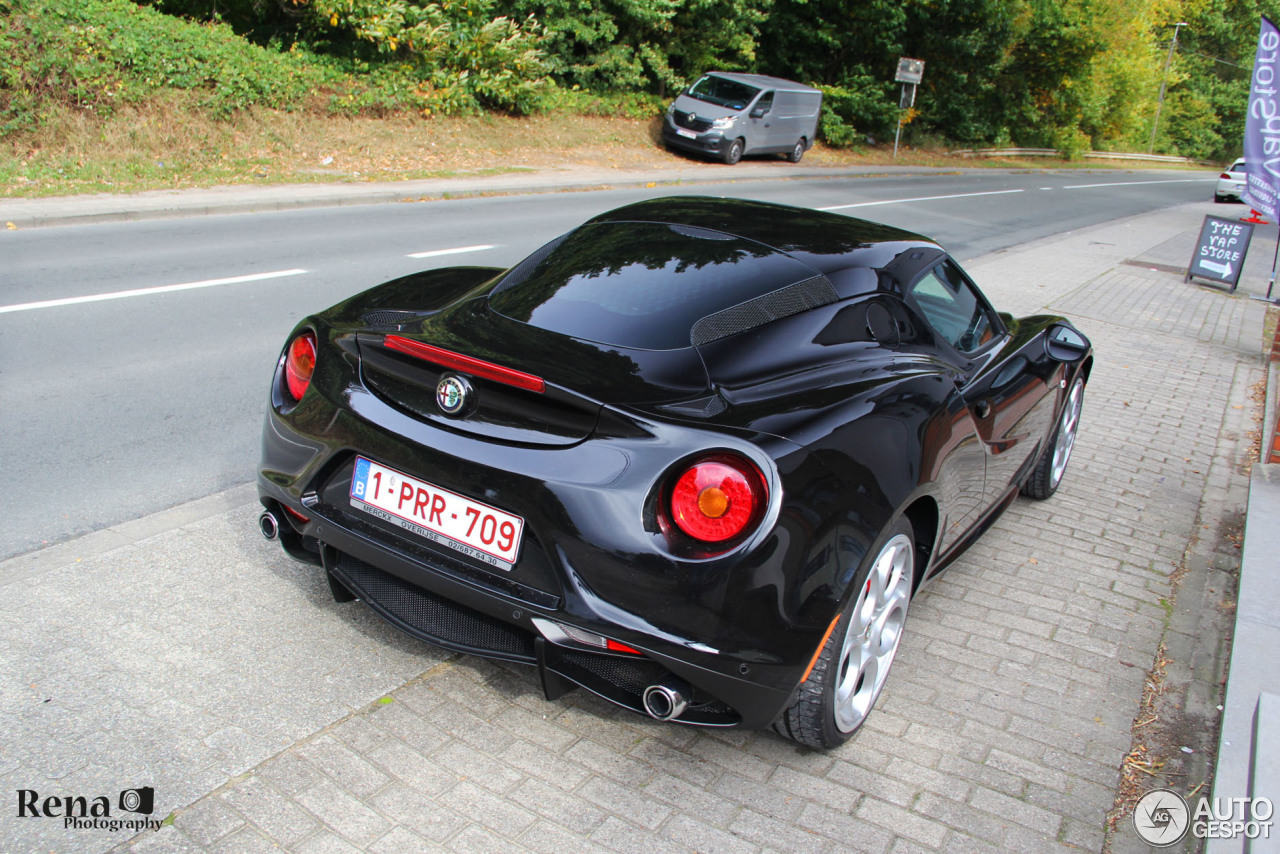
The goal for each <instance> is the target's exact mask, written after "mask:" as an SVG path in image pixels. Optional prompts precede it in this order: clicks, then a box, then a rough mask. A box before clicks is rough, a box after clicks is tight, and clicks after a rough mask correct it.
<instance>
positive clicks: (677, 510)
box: [671, 457, 768, 543]
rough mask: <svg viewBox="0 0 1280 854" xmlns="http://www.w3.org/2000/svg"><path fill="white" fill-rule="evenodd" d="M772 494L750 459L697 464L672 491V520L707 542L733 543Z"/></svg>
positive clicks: (719, 458) (680, 478)
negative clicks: (731, 541)
mask: <svg viewBox="0 0 1280 854" xmlns="http://www.w3.org/2000/svg"><path fill="white" fill-rule="evenodd" d="M767 499H768V492H767V490H766V489H765V485H764V479H763V478H762V477H761V476H760V473H759V472H758V471H757V470H756V467H755V466H753V465H751V463H749V462H747V461H746V460H741V459H736V458H732V457H717V458H715V459H711V460H703V461H701V462H698V463H694V464H693V465H692V466H690V467H689V468H687V469H685V471H684V472H683V473H682V474H681V475H680V477H678V478H676V483H675V486H674V487H672V489H671V519H672V521H674V522H675V523H676V525H677V527H679V528H680V530H681V531H684V532H685V533H686V534H688V535H689V536H690V537H693V538H694V539H695V540H701V541H703V542H704V543H723V542H725V541H726V540H731V539H733V538H734V537H736V536H738V535H739V534H741V533H742V532H743V531H744V530H746V529H747V526H749V525H750V524H752V523H753V522H755V521H756V520H758V519H759V518H760V515H761V514H762V513H763V512H764V507H765V503H766V501H767Z"/></svg>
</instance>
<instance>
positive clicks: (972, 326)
mask: <svg viewBox="0 0 1280 854" xmlns="http://www.w3.org/2000/svg"><path fill="white" fill-rule="evenodd" d="M907 291H908V293H909V294H910V295H911V299H912V302H914V303H915V305H916V307H917V308H918V309H919V310H920V313H921V314H922V315H924V318H925V320H927V321H929V325H930V326H932V327H933V329H934V331H935V332H937V333H938V335H939V336H940V337H942V338H944V339H946V340H947V342H948V343H950V344H951V346H952V347H955V348H956V349H957V350H959V351H960V352H962V353H972V352H973V351H975V350H978V349H979V348H981V347H982V345H984V344H986V343H987V342H988V341H990V340H991V339H992V338H993V337H995V329H996V326H995V323H994V321H993V319H992V317H991V313H990V311H989V310H988V309H987V306H986V304H985V303H983V301H982V298H981V297H979V296H978V292H977V291H976V290H974V287H973V285H972V284H970V282H969V280H968V279H966V278H965V277H964V275H963V274H962V273H961V272H960V270H959V269H958V268H957V267H956V266H955V265H954V264H952V263H951V262H950V261H943V262H942V263H941V264H938V265H937V266H935V267H934V268H933V269H931V270H929V272H927V273H925V274H924V275H923V276H921V277H920V278H919V279H917V280H916V281H915V282H914V283H913V284H912V285H911V286H910V287H909V288H908V289H907Z"/></svg>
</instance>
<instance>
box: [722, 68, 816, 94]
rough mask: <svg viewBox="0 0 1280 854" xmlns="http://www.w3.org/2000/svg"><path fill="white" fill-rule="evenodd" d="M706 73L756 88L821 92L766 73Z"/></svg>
mask: <svg viewBox="0 0 1280 854" xmlns="http://www.w3.org/2000/svg"><path fill="white" fill-rule="evenodd" d="M707 74H708V75H710V76H712V77H723V78H724V79H725V80H732V81H734V82H736V83H746V84H747V85H748V86H755V87H756V88H758V89H790V90H792V91H795V92H813V93H815V94H821V92H822V90H821V89H815V88H813V87H812V86H806V85H804V84H803V83H797V82H795V81H794V80H783V79H782V78H781V77H770V76H769V75H767V74H745V73H743V72H740V71H708V72H707Z"/></svg>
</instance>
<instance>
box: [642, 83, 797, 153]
mask: <svg viewBox="0 0 1280 854" xmlns="http://www.w3.org/2000/svg"><path fill="white" fill-rule="evenodd" d="M821 109H822V92H820V91H819V90H817V89H814V88H812V87H810V86H805V85H803V84H800V83H794V82H792V81H790V80H783V79H781V78H778V77H768V76H766V75H764V74H738V73H736V72H731V71H712V72H710V73H708V74H704V75H703V76H702V77H701V78H700V79H699V80H698V82H697V83H694V84H693V85H692V86H690V87H689V88H688V89H686V90H685V91H684V93H683V94H681V95H680V97H678V98H676V100H675V103H673V104H672V105H671V106H670V107H668V108H667V117H666V120H665V121H663V123H662V141H663V142H664V143H665V144H666V145H667V146H668V147H669V148H680V149H683V150H685V151H692V152H696V153H698V154H707V155H711V156H714V157H717V158H719V159H720V160H723V161H724V162H725V163H730V164H732V163H737V162H738V161H739V160H741V159H742V156H743V155H744V154H785V155H786V156H787V159H788V160H790V161H791V162H792V163H799V162H800V158H801V157H803V156H804V153H805V152H806V151H808V150H809V149H810V148H811V147H812V146H813V138H814V135H815V134H816V133H817V132H818V113H819V112H820V111H821Z"/></svg>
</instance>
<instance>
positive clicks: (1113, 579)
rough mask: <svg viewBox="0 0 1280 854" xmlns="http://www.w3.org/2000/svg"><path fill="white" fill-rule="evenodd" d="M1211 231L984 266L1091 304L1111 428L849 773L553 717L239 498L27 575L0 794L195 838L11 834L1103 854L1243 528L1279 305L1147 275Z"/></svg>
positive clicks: (1008, 299) (943, 588)
mask: <svg viewBox="0 0 1280 854" xmlns="http://www.w3.org/2000/svg"><path fill="white" fill-rule="evenodd" d="M1212 207H1213V206H1212V205H1211V204H1210V205H1190V206H1185V207H1181V208H1176V209H1172V210H1166V211H1161V212H1158V213H1155V214H1149V215H1146V216H1143V217H1138V218H1134V219H1131V220H1127V221H1125V222H1123V223H1114V224H1111V225H1109V226H1107V227H1106V230H1105V233H1104V232H1103V231H1102V230H1098V229H1090V230H1084V231H1080V232H1076V233H1072V234H1068V235H1063V236H1060V237H1057V238H1053V239H1048V240H1043V241H1037V242H1036V243H1033V244H1028V245H1026V246H1022V247H1019V248H1018V249H1015V250H1012V251H1007V252H1002V253H998V254H996V255H993V256H988V257H986V258H981V259H977V260H976V261H974V262H971V263H969V264H968V265H967V267H968V268H969V270H970V272H971V273H973V274H974V276H975V278H977V279H978V280H979V282H980V283H981V284H982V285H983V287H984V289H985V290H986V291H987V292H988V293H989V294H990V295H991V296H992V298H993V301H994V302H995V303H996V305H997V306H998V307H999V308H1001V309H1002V310H1009V311H1013V312H1016V313H1032V312H1036V311H1040V310H1042V309H1047V310H1051V311H1059V310H1060V309H1062V308H1064V307H1069V308H1070V309H1071V312H1072V314H1073V316H1074V318H1075V319H1076V320H1077V322H1078V324H1079V326H1080V327H1081V328H1082V329H1083V330H1084V331H1085V332H1086V333H1087V334H1089V335H1090V336H1091V337H1092V338H1093V340H1094V343H1095V346H1096V352H1097V364H1096V366H1095V370H1094V373H1093V376H1092V378H1091V382H1090V385H1089V389H1088V392H1087V394H1086V405H1085V415H1084V422H1083V428H1082V432H1081V435H1080V438H1079V441H1078V443H1077V446H1076V450H1075V456H1074V458H1073V461H1072V464H1071V470H1070V472H1069V474H1068V475H1067V478H1066V480H1065V482H1064V484H1063V486H1062V488H1061V489H1060V490H1059V492H1058V494H1057V495H1056V496H1055V497H1054V498H1053V499H1051V500H1049V501H1047V502H1030V501H1027V500H1019V501H1018V502H1016V503H1015V504H1014V506H1013V507H1012V508H1011V510H1010V511H1009V513H1008V514H1007V515H1006V516H1005V517H1004V518H1003V519H1002V520H1001V521H1000V522H999V523H998V524H997V525H996V526H995V527H993V529H992V530H991V531H989V532H988V534H987V535H986V536H985V537H984V539H983V540H981V541H980V542H979V544H978V545H977V546H976V547H975V548H974V549H973V550H972V551H971V552H969V553H968V554H967V555H966V556H965V557H964V558H963V559H962V560H960V561H959V562H958V563H957V564H956V565H955V566H954V567H953V568H952V569H951V570H950V571H949V572H948V573H947V574H946V575H945V576H944V577H943V578H941V579H940V580H939V581H938V582H937V583H935V584H934V585H932V586H931V587H930V588H928V590H927V591H925V592H924V593H923V594H922V595H921V596H920V598H919V600H918V601H917V602H916V603H915V605H914V606H913V609H912V617H911V620H910V621H909V629H908V631H907V634H906V638H905V639H904V642H903V647H902V650H901V652H900V655H899V660H898V665H897V667H896V668H895V670H894V674H893V676H892V678H891V679H890V681H889V685H888V689H887V691H886V693H885V695H884V697H883V698H882V700H881V703H880V705H879V707H878V708H877V710H876V712H875V713H874V714H873V715H872V716H871V718H870V720H869V722H868V724H867V726H866V727H865V728H864V729H863V730H862V731H861V732H860V733H859V734H858V735H857V736H856V737H855V738H854V739H853V740H852V741H851V742H850V743H849V744H848V745H846V746H845V747H844V748H842V749H841V750H838V751H833V752H831V753H816V752H813V751H809V750H804V749H799V748H797V747H796V746H795V745H793V744H791V743H789V742H786V741H783V740H782V739H780V738H777V737H775V736H773V735H771V734H767V733H756V732H744V731H725V732H710V731H702V730H694V729H690V728H685V727H678V726H671V725H659V724H656V723H653V722H651V721H648V720H647V719H644V718H640V717H637V716H634V715H631V714H629V713H626V712H622V711H619V710H616V709H614V708H613V707H611V706H608V705H607V704H605V703H604V702H603V701H599V700H596V699H594V698H592V697H590V696H588V695H585V694H584V693H583V692H576V693H574V694H570V695H568V696H566V697H564V698H563V699H561V700H560V701H557V702H555V703H547V702H545V701H544V700H542V698H541V694H540V691H539V688H538V685H537V680H536V674H535V673H534V672H533V671H532V670H529V669H525V668H519V667H515V666H508V665H503V664H498V663H494V662H487V661H483V660H479V659H474V658H468V657H464V656H455V655H452V654H446V653H443V652H441V651H439V650H437V649H434V648H432V647H429V646H427V645H425V644H421V643H418V642H416V641H413V640H411V639H407V638H404V637H402V636H400V635H399V634H398V633H396V632H395V631H393V630H391V629H390V628H387V627H385V626H384V625H383V624H382V623H381V622H380V621H378V620H377V619H376V618H375V617H373V616H372V614H371V613H370V612H369V610H368V609H367V608H365V607H364V606H363V605H362V604H360V603H358V602H357V603H347V604H343V605H336V604H334V603H333V602H332V601H331V600H330V599H329V597H328V593H327V589H326V587H325V583H324V580H323V577H322V576H321V574H320V573H318V572H317V571H315V570H314V569H311V568H309V567H305V566H301V565H298V564H295V563H293V562H292V561H290V560H288V559H287V558H285V557H284V556H283V555H282V554H281V553H280V552H279V550H278V549H277V548H276V547H275V546H274V545H272V544H268V543H266V542H264V541H262V540H261V539H260V537H259V536H258V534H257V533H256V530H255V527H256V526H255V525H254V517H255V515H256V508H255V506H254V504H253V503H252V500H251V499H249V500H247V501H245V502H244V503H241V504H239V505H237V506H232V507H231V508H230V509H229V510H228V509H223V508H219V507H217V506H216V505H217V501H214V502H213V503H212V504H211V506H210V507H209V508H208V509H209V510H210V511H212V512H211V513H209V514H208V515H204V516H203V518H197V517H199V516H200V515H201V514H200V513H193V514H191V515H190V516H184V515H183V514H182V512H181V511H177V516H175V519H174V521H175V526H172V527H169V528H168V529H165V530H162V528H164V526H163V525H162V524H157V523H148V522H145V521H144V522H141V523H138V525H139V527H137V528H135V529H134V532H133V533H129V532H127V531H119V530H117V531H113V532H107V533H105V534H102V535H100V536H99V539H98V540H97V541H96V545H94V547H93V548H84V549H80V550H77V549H76V547H75V545H74V544H67V545H66V546H64V547H60V548H63V549H64V551H63V552H61V553H59V554H58V555H56V556H50V557H47V558H42V557H40V555H41V554H42V553H35V554H34V555H30V556H24V557H21V558H15V559H13V560H11V561H8V562H6V563H4V564H0V586H3V596H0V661H3V667H0V785H3V786H5V787H7V788H8V790H9V791H15V792H16V791H17V790H20V789H30V790H37V791H39V792H40V793H41V795H42V796H44V795H45V793H46V792H47V793H49V794H52V795H76V796H84V797H89V798H92V797H94V796H99V795H101V796H108V797H111V798H112V799H113V801H112V806H113V807H114V806H115V801H114V798H115V797H116V796H117V794H118V793H119V792H120V791H121V790H123V789H128V788H137V787H141V786H150V787H153V788H154V790H155V814H154V815H155V817H156V818H162V817H165V816H169V815H172V822H171V823H169V824H166V826H165V827H163V828H162V829H161V830H160V831H159V832H147V833H144V834H141V835H139V836H137V837H136V838H133V839H126V838H125V837H124V834H123V833H120V832H117V833H114V834H113V833H112V832H110V831H108V830H101V829H79V830H77V829H65V828H64V827H63V822H62V821H61V820H60V819H56V818H44V817H39V818H34V817H24V818H17V817H15V816H14V813H13V811H12V810H10V811H7V812H5V813H3V814H0V839H3V840H5V842H6V845H7V846H9V847H12V848H13V849H14V850H20V851H27V850H58V851H85V852H99V851H107V850H112V849H115V848H119V849H120V850H128V851H138V852H148V851H150V852H154V851H180V850H181V851H210V852H215V851H218V852H221V851H226V852H239V851H256V850H264V851H265V850H278V849H284V850H289V851H296V852H313V851H351V850H365V851H407V850H423V851H437V850H441V851H444V850H447V851H461V850H502V851H536V852H541V851H547V852H550V851H557V852H558V851H564V850H574V851H612V852H627V851H633V850H644V851H645V852H662V851H690V850H695V849H696V850H702V851H710V850H723V851H741V852H764V851H787V852H809V851H812V852H836V851H850V850H856V851H870V852H889V851H893V852H905V851H948V852H950V851H1015V850H1016V851H1023V852H1028V851H1065V850H1079V849H1085V850H1093V851H1098V850H1100V849H1101V847H1102V845H1103V842H1104V838H1105V831H1104V818H1105V816H1106V813H1107V811H1108V810H1109V809H1110V808H1111V806H1112V804H1113V801H1114V800H1115V796H1116V787H1117V784H1118V782H1119V768H1120V765H1121V762H1122V761H1123V759H1124V757H1125V755H1126V753H1127V752H1128V751H1129V749H1130V746H1131V739H1132V733H1131V728H1132V726H1133V723H1134V718H1135V715H1136V714H1137V712H1138V708H1139V702H1140V700H1141V697H1142V691H1143V684H1144V681H1145V674H1146V671H1147V669H1148V668H1150V667H1151V666H1152V662H1153V659H1154V658H1155V657H1156V652H1157V649H1158V647H1159V644H1160V642H1161V640H1162V639H1163V638H1164V637H1165V636H1166V630H1167V629H1168V627H1169V626H1170V625H1171V624H1174V625H1176V624H1177V622H1178V617H1179V615H1178V613H1177V609H1176V608H1174V607H1173V605H1171V599H1172V586H1171V580H1170V577H1171V575H1172V574H1173V572H1174V570H1175V569H1176V568H1177V567H1178V566H1179V565H1180V564H1181V563H1182V562H1184V560H1185V558H1186V555H1187V554H1188V553H1189V550H1191V549H1192V548H1193V546H1194V543H1195V542H1196V541H1197V540H1198V539H1200V538H1201V537H1207V536H1209V535H1208V534H1203V533H1202V532H1203V531H1204V530H1206V528H1205V527H1202V526H1207V527H1208V528H1211V529H1212V530H1213V531H1217V530H1218V529H1219V527H1220V526H1221V525H1222V524H1223V519H1225V518H1227V517H1230V516H1231V515H1232V514H1239V513H1242V512H1243V510H1244V495H1245V489H1246V485H1247V478H1246V476H1245V474H1243V473H1242V471H1241V467H1240V465H1239V462H1240V456H1241V454H1242V451H1243V449H1244V448H1245V446H1246V445H1247V441H1248V440H1247V426H1246V425H1247V423H1248V411H1247V409H1246V406H1247V404H1248V393H1247V392H1248V389H1249V388H1250V386H1251V385H1253V384H1254V383H1256V382H1257V381H1258V380H1259V378H1260V377H1261V376H1262V367H1261V358H1260V339H1261V328H1262V317H1263V313H1264V310H1265V309H1264V306H1263V305H1262V304H1260V303H1257V302H1255V301H1251V300H1248V299H1246V298H1243V297H1232V296H1228V295H1225V294H1222V293H1219V292H1216V291H1212V290H1209V289H1205V288H1200V287H1197V286H1194V285H1184V284H1182V283H1181V281H1180V279H1179V278H1178V277H1177V276H1175V275H1174V274H1171V273H1168V272H1162V271H1160V270H1158V269H1142V268H1140V267H1134V266H1133V265H1132V264H1127V263H1126V262H1128V261H1133V260H1135V259H1141V258H1142V257H1143V256H1144V254H1145V253H1147V252H1148V251H1150V250H1151V249H1152V248H1153V247H1159V246H1161V245H1163V244H1166V243H1167V242H1168V241H1170V240H1171V239H1174V238H1175V237H1177V236H1178V235H1179V234H1182V233H1184V232H1188V231H1191V232H1194V230H1195V228H1196V227H1197V225H1198V223H1199V221H1200V219H1201V218H1202V216H1203V215H1204V213H1206V212H1209V211H1211V210H1212ZM1104 236H1105V240H1104V239H1102V238H1103V237H1104ZM1188 251H1189V250H1188ZM1191 402H1194V405H1189V404H1190V403H1191ZM241 494H242V493H237V496H239V495H241ZM230 503H232V504H234V503H235V501H234V500H232V501H230ZM148 525H150V526H151V527H150V528H148ZM122 527H123V526H122ZM115 538H119V540H118V541H117V540H116V539H115ZM1179 601H1181V600H1179ZM1171 621H1172V622H1171ZM387 700H389V701H388V702H384V701H387ZM1115 841H1118V842H1119V843H1121V844H1123V843H1124V839H1123V838H1122V837H1116V839H1115Z"/></svg>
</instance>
